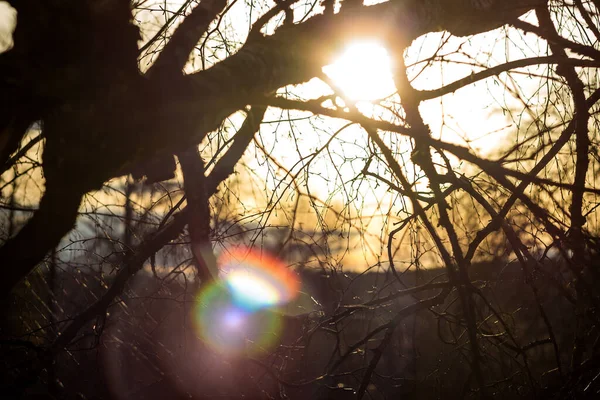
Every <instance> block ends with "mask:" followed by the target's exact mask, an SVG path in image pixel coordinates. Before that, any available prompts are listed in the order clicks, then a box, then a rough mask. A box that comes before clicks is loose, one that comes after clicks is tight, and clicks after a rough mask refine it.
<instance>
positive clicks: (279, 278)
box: [219, 248, 300, 311]
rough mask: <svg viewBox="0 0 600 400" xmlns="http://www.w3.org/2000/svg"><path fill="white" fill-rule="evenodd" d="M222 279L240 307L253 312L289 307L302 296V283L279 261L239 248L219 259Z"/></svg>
mask: <svg viewBox="0 0 600 400" xmlns="http://www.w3.org/2000/svg"><path fill="white" fill-rule="evenodd" d="M219 269H220V271H221V278H222V279H223V281H224V282H225V284H226V285H227V287H228V288H229V290H230V291H231V294H232V297H233V301H234V302H235V303H236V305H237V306H239V307H242V308H244V309H247V310H249V311H255V310H259V309H261V308H267V307H273V306H278V305H281V304H285V303H287V302H288V301H290V300H292V299H293V298H294V297H296V296H297V295H298V290H299V289H300V281H299V279H298V277H297V275H296V274H294V273H293V272H291V271H290V270H289V269H287V268H286V267H285V265H283V263H282V262H281V261H279V260H278V259H276V258H274V257H271V256H268V255H266V254H260V253H257V252H254V251H251V250H248V249H243V248H236V249H233V250H231V251H229V252H227V253H226V254H223V255H222V256H221V257H220V258H219Z"/></svg>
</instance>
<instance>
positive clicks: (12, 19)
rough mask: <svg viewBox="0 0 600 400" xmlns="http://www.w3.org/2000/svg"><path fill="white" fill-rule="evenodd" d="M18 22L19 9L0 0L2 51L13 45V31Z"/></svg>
mask: <svg viewBox="0 0 600 400" xmlns="http://www.w3.org/2000/svg"><path fill="white" fill-rule="evenodd" d="M16 22H17V11H16V10H15V9H14V8H12V7H11V6H10V5H9V4H8V3H7V2H6V1H0V53H3V52H5V51H6V50H8V49H10V48H11V47H12V45H13V40H12V33H13V32H14V30H15V27H16Z"/></svg>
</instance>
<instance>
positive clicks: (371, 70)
mask: <svg viewBox="0 0 600 400" xmlns="http://www.w3.org/2000/svg"><path fill="white" fill-rule="evenodd" d="M323 72H324V73H325V74H326V75H327V76H328V77H329V78H330V79H331V80H332V81H333V83H334V84H335V85H336V86H337V87H338V88H339V89H341V90H342V91H343V92H344V95H345V96H347V97H348V98H349V99H351V100H356V101H359V100H366V101H370V100H377V99H382V98H385V97H387V96H390V95H391V94H393V93H394V92H395V91H396V89H395V86H394V80H393V78H392V61H391V58H390V56H389V54H388V52H387V50H386V49H385V48H384V47H383V46H381V44H379V43H378V42H376V41H360V42H354V43H352V44H350V45H349V46H348V47H347V48H346V49H345V50H344V52H343V53H342V54H341V55H340V56H339V57H338V58H337V59H336V61H335V62H334V63H333V64H330V65H327V66H326V67H324V68H323Z"/></svg>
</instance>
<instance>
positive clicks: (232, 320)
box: [194, 248, 300, 355]
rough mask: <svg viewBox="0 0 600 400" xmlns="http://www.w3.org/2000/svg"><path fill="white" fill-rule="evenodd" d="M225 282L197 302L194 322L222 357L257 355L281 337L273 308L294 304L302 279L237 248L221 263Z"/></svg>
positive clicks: (263, 257) (271, 260)
mask: <svg viewBox="0 0 600 400" xmlns="http://www.w3.org/2000/svg"><path fill="white" fill-rule="evenodd" d="M219 268H220V274H219V275H220V278H221V281H220V282H215V283H214V284H212V285H210V286H208V287H206V288H204V289H203V290H202V291H201V292H200V293H199V294H198V296H197V298H196V303H195V307H194V319H195V322H196V327H197V332H198V335H199V337H200V338H201V339H202V340H203V342H204V343H206V344H207V345H209V346H210V347H211V348H213V349H215V350H217V351H219V352H220V353H224V354H229V355H236V354H255V353H257V352H264V351H268V350H269V349H271V348H272V347H273V346H274V345H275V344H276V343H277V338H278V337H279V336H280V334H281V328H282V327H281V315H280V314H279V313H277V312H276V311H272V310H268V308H270V307H275V306H279V305H282V304H284V303H286V302H288V301H290V300H291V299H293V298H294V297H295V296H296V295H297V294H298V291H299V289H300V281H299V279H298V277H297V276H296V275H295V274H294V273H293V272H291V271H289V270H288V269H287V268H286V267H285V265H283V264H282V263H281V262H280V261H279V260H277V259H276V258H274V257H270V256H266V255H264V254H258V253H255V252H252V251H250V250H247V249H242V248H236V249H233V250H230V251H229V252H227V253H226V254H224V255H222V256H221V257H219Z"/></svg>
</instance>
